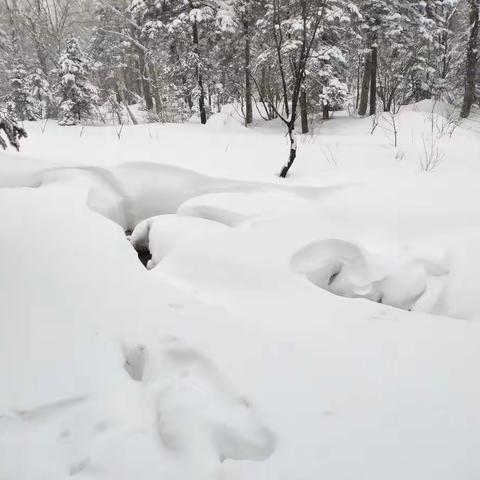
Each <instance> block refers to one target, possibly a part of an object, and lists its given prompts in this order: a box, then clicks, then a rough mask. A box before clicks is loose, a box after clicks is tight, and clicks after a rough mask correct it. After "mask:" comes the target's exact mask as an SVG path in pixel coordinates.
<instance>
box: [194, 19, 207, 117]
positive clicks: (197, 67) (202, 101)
mask: <svg viewBox="0 0 480 480" xmlns="http://www.w3.org/2000/svg"><path fill="white" fill-rule="evenodd" d="M192 35H193V51H194V52H195V54H196V55H197V63H196V65H195V75H196V77H197V82H198V88H199V90H200V94H199V97H198V109H199V110H200V123H201V124H202V125H205V124H206V123H207V110H206V108H205V90H204V88H203V77H202V72H201V71H200V65H199V60H200V50H199V46H198V44H199V42H198V25H197V21H196V20H194V22H193V26H192Z"/></svg>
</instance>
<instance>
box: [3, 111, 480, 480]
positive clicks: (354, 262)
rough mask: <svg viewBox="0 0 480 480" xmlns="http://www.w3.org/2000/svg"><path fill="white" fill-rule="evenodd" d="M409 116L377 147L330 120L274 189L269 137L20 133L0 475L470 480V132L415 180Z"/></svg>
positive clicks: (473, 440) (190, 130) (473, 175)
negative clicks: (395, 136)
mask: <svg viewBox="0 0 480 480" xmlns="http://www.w3.org/2000/svg"><path fill="white" fill-rule="evenodd" d="M429 107H431V106H429V105H425V104H422V105H419V106H418V108H416V109H413V108H410V109H405V110H404V111H403V112H402V113H401V115H400V117H399V121H400V143H399V147H397V148H395V147H393V146H392V145H391V143H390V139H389V138H388V135H386V134H385V133H384V132H383V131H381V130H380V129H377V130H376V131H375V134H374V135H373V136H371V135H370V120H368V119H365V120H363V119H354V118H348V117H338V118H334V120H332V121H331V122H329V123H327V124H325V125H322V126H321V127H320V129H319V130H318V135H317V134H315V135H312V136H305V137H302V139H301V141H300V151H299V157H298V160H297V163H296V164H295V167H294V175H293V176H292V177H291V178H290V179H289V180H287V181H286V182H280V181H279V180H278V179H276V178H275V176H274V174H275V172H276V171H277V170H278V168H279V166H280V165H281V164H282V163H283V162H282V160H283V156H284V154H285V145H284V138H283V137H282V133H281V130H279V128H278V125H275V124H271V125H258V126H257V127H256V128H255V129H248V130H246V129H243V127H241V126H240V125H238V124H236V123H235V121H234V119H233V117H231V116H228V114H227V113H224V114H222V115H224V117H222V116H219V117H217V118H215V119H213V121H212V122H211V123H210V125H209V126H208V128H207V129H202V126H200V125H189V124H187V125H182V126H180V125H164V126H159V125H151V126H147V127H145V126H141V127H128V128H125V134H124V136H123V137H122V138H121V140H120V141H119V140H117V139H116V137H115V133H114V131H113V130H111V129H109V128H101V127H96V128H94V127H91V128H87V129H86V130H85V131H84V133H83V134H82V136H81V137H80V136H79V135H78V131H77V130H76V129H75V128H72V129H60V128H59V127H56V126H54V125H49V126H48V128H47V130H46V132H45V134H44V135H42V134H41V132H40V130H38V132H36V130H35V129H36V128H38V127H36V126H35V125H34V124H31V125H29V126H28V128H29V130H30V132H29V133H30V138H29V139H28V141H27V142H26V143H25V145H24V149H23V150H22V153H21V154H20V155H8V154H0V186H1V187H3V188H0V221H1V225H2V233H1V234H0V267H1V268H0V478H2V479H3V478H5V479H8V480H10V479H16V480H17V479H20V480H36V479H39V480H40V479H45V478H48V479H49V480H56V479H64V478H67V477H70V476H78V478H85V479H101V480H104V479H106V480H109V479H112V480H113V479H115V480H118V479H120V480H121V479H125V480H126V479H131V478H132V477H134V476H137V477H139V478H142V480H143V479H146V480H149V479H152V480H153V479H154V478H155V479H158V478H168V479H182V480H187V479H188V480H189V479H193V478H195V479H205V480H210V479H229V480H239V479H252V478H259V479H260V478H261V479H266V480H270V479H271V480H277V479H289V480H291V479H295V480H297V479H298V480H303V479H305V480H306V479H311V478H322V477H325V478H328V479H332V480H340V479H342V480H344V479H349V478H361V479H363V478H365V479H368V480H376V479H378V480H381V479H382V480H383V479H385V478H388V479H392V480H397V479H398V480H405V479H406V478H408V479H414V480H415V479H418V480H424V479H426V478H435V480H451V479H452V478H455V479H460V480H469V479H476V478H478V476H479V475H480V461H479V460H477V457H478V455H476V453H477V451H478V449H479V447H480V437H479V435H478V432H479V431H480V409H479V407H478V405H480V389H479V388H478V386H477V382H476V377H477V375H476V365H477V364H478V363H479V361H480V348H479V344H480V323H479V322H478V319H479V318H480V300H479V299H480V295H479V293H480V292H479V288H480V287H478V285H479V284H478V281H477V280H478V271H479V268H480V253H479V247H478V245H479V241H478V239H479V238H480V215H479V213H480V212H479V207H478V205H479V202H478V182H479V180H480V170H479V167H478V158H476V157H478V152H479V151H480V150H479V149H478V147H479V143H480V139H479V138H477V137H476V136H475V135H476V134H475V133H474V132H471V131H469V130H466V129H463V128H462V127H459V128H457V129H456V130H455V132H454V134H453V135H452V137H451V138H450V137H449V136H448V135H447V136H446V137H441V138H440V142H441V146H439V148H441V152H442V155H444V161H443V162H442V163H441V164H440V165H439V166H438V168H437V169H436V170H434V171H433V172H429V173H424V172H420V171H419V160H418V156H419V155H421V149H420V148H418V141H421V138H420V140H419V138H417V137H415V136H414V137H412V132H413V133H414V134H415V135H416V134H418V135H420V136H421V135H424V136H426V135H428V132H429V131H430V130H429V128H430V126H431V123H429V118H428V117H429V115H430V113H429V112H431V109H430V108H429ZM440 113H441V112H440ZM225 116H226V117H225ZM435 118H436V121H438V122H441V117H440V115H438V116H436V117H435ZM155 132H156V133H155ZM53 145H54V147H52V146H53ZM399 150H400V151H401V152H403V154H399ZM134 227H136V228H135V229H134ZM126 229H132V230H133V229H134V231H133V233H132V236H131V238H130V242H129V241H128V239H127V237H126V236H125V232H124V231H125V230H126ZM134 246H135V247H136V248H138V249H145V248H147V247H148V248H150V250H151V253H152V254H153V255H154V258H153V261H152V263H151V264H150V267H152V268H151V270H146V269H145V268H144V267H143V266H142V265H141V263H140V262H139V261H138V258H137V255H136V252H135V250H134V248H133V247H134ZM358 297H360V298H358ZM380 301H381V302H382V303H377V302H380ZM395 307H397V308H395ZM408 310H412V311H408ZM431 313H433V314H436V315H431ZM467 320H470V321H467Z"/></svg>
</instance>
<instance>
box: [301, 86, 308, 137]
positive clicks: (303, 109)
mask: <svg viewBox="0 0 480 480" xmlns="http://www.w3.org/2000/svg"><path fill="white" fill-rule="evenodd" d="M300 117H301V119H302V133H308V108H307V92H306V90H305V89H302V93H301V95H300Z"/></svg>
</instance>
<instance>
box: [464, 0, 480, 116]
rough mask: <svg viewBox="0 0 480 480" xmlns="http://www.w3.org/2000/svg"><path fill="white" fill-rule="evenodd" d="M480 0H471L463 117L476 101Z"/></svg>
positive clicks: (467, 114)
mask: <svg viewBox="0 0 480 480" xmlns="http://www.w3.org/2000/svg"><path fill="white" fill-rule="evenodd" d="M479 2H480V0H470V38H469V40H468V46H467V68H466V73H465V94H464V97H463V105H462V112H461V116H462V118H467V117H468V116H469V115H470V111H471V109H472V105H473V103H474V101H475V86H476V81H477V64H478V29H479V18H478V16H479V10H480V3H479Z"/></svg>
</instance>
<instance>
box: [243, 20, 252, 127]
mask: <svg viewBox="0 0 480 480" xmlns="http://www.w3.org/2000/svg"><path fill="white" fill-rule="evenodd" d="M249 27H250V26H249V23H248V20H245V21H244V22H243V32H244V35H245V125H250V124H251V123H252V121H253V104H252V79H251V78H250V63H251V45H250V31H249Z"/></svg>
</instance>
